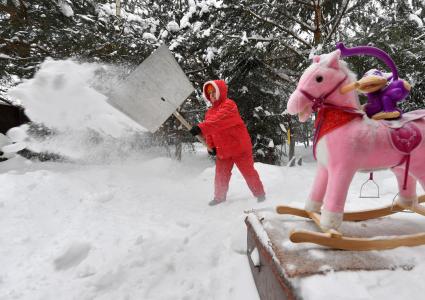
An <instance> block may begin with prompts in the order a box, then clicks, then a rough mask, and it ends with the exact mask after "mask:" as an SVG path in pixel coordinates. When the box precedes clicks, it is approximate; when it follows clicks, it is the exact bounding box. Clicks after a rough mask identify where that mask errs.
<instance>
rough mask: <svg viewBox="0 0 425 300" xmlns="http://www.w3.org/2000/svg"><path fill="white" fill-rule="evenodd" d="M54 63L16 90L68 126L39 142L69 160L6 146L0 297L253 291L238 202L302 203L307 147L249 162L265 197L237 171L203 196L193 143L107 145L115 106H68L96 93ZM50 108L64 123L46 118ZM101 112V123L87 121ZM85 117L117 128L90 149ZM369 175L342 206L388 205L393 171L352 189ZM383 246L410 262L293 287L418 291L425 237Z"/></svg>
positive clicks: (339, 294)
mask: <svg viewBox="0 0 425 300" xmlns="http://www.w3.org/2000/svg"><path fill="white" fill-rule="evenodd" d="M62 64H63V62H59V64H58V65H57V66H58V67H56V66H54V65H52V62H48V67H49V68H51V69H50V71H49V72H46V73H44V78H42V77H39V80H38V82H37V81H36V82H34V81H32V82H26V85H24V86H21V87H20V90H18V93H16V94H15V96H16V95H20V96H21V97H22V99H20V100H21V101H23V102H26V103H24V104H25V105H26V107H27V108H28V109H29V110H30V111H31V112H32V114H31V113H30V115H31V117H32V118H34V119H37V120H38V121H41V122H44V123H47V124H49V121H50V122H51V123H50V124H49V125H51V126H54V125H57V124H60V125H61V126H62V125H69V126H68V128H65V127H63V128H60V129H62V130H63V132H65V133H62V134H61V133H60V132H61V131H59V134H58V136H57V137H54V138H53V139H52V140H51V141H50V143H47V145H44V146H45V147H47V149H48V150H51V151H53V150H57V151H59V152H61V153H65V154H67V156H69V157H72V158H73V160H71V162H66V163H65V162H62V163H61V162H44V163H42V162H31V161H27V160H25V159H23V158H20V157H15V158H12V159H10V160H8V161H6V162H3V163H0V266H1V268H0V299H29V300H30V299H31V300H32V299H43V300H46V299H113V300H115V299H137V300H138V299H144V300H145V299H146V300H157V299H158V300H159V299H185V300H189V299H193V300H198V299H214V300H218V299H223V300H228V299H243V300H257V299H259V297H258V294H257V291H256V288H255V284H254V281H253V279H252V276H251V271H250V269H249V265H248V260H247V257H246V228H245V224H244V218H245V214H244V210H246V209H251V208H270V209H273V207H275V206H276V205H278V204H290V205H296V206H302V205H303V201H304V199H305V198H306V196H307V194H308V189H309V187H310V186H311V183H312V181H313V176H314V169H315V163H314V162H312V161H311V155H310V154H306V153H310V150H309V149H307V150H303V149H302V148H299V149H298V150H300V151H302V155H305V159H304V161H306V163H304V164H303V166H297V167H294V168H289V167H284V166H283V167H278V166H270V165H265V164H260V163H257V164H256V168H257V169H258V171H259V173H260V176H261V178H262V180H263V182H264V185H265V189H266V192H267V200H266V202H264V203H261V204H258V203H256V200H255V199H254V198H253V197H252V195H251V194H250V192H249V190H248V188H247V186H246V184H245V182H244V180H243V178H242V177H241V175H240V173H239V172H238V171H237V170H234V172H233V177H232V181H231V185H230V190H229V194H228V201H227V202H225V203H223V204H221V205H219V206H216V207H209V206H208V205H207V203H208V201H209V200H211V198H212V194H213V176H214V163H213V161H211V160H210V159H209V158H208V156H207V154H206V152H205V151H204V150H201V147H200V146H199V147H198V148H197V149H196V151H191V150H190V149H186V150H185V151H184V153H183V159H182V161H181V162H177V161H175V160H173V159H171V158H170V157H168V156H167V155H165V154H161V153H153V151H147V150H146V151H145V150H137V148H136V149H135V148H128V147H124V148H120V147H119V146H120V145H119V143H118V145H113V144H114V143H113V141H120V139H119V138H120V136H121V140H122V139H123V138H122V135H121V134H120V133H121V132H126V131H127V130H126V129H125V128H127V127H128V126H131V124H130V123H128V122H127V121H128V120H123V119H122V116H119V117H116V121H117V122H115V123H114V122H113V121H114V119H115V115H114V113H113V112H111V111H110V110H109V109H101V111H103V112H106V114H104V115H102V114H100V115H97V116H95V115H93V114H94V113H92V115H91V114H86V115H84V114H85V113H86V111H84V110H83V109H76V110H70V109H69V107H72V103H73V101H78V103H81V104H82V105H84V101H90V99H91V97H95V99H96V101H98V102H97V104H96V105H92V106H89V107H91V109H92V110H91V111H92V112H94V111H95V110H96V109H98V108H99V107H100V106H102V105H103V104H101V102H102V101H103V100H102V99H103V98H102V96H101V95H97V94H95V93H94V91H92V90H90V89H80V90H79V91H80V92H79V94H78V95H77V96H76V97H77V98H75V97H72V96H71V94H72V90H73V89H68V88H66V87H71V86H75V85H73V84H74V83H75V82H74V80H76V79H78V78H79V76H81V75H79V74H81V73H80V72H77V71H78V70H77V71H76V72H70V73H71V77H66V75H61V74H57V73H56V70H59V69H61V68H62ZM73 67H74V66H72V65H69V66H68V68H69V69H70V70H71V69H72V68H73ZM84 68H87V67H84ZM89 69H90V68H89ZM89 69H88V70H89ZM41 74H42V75H43V73H41ZM72 74H73V75H72ZM64 76H65V77H64ZM89 77H90V76H89ZM40 78H41V79H40ZM52 79H54V80H53V81H52V84H48V82H49V80H52ZM89 81H90V80H87V78H85V80H84V81H83V82H81V81H80V85H84V84H86V83H85V82H89ZM46 82H47V84H46ZM40 85H42V88H43V89H44V90H45V93H46V95H48V97H45V98H46V99H43V97H42V95H43V93H42V92H40V91H41V87H40ZM43 86H44V87H43ZM49 88H51V89H52V90H47V91H46V89H49ZM61 90H62V92H60V91H61ZM32 92H34V93H32ZM62 94H63V97H61V95H62ZM37 95H39V96H37ZM40 95H41V96H40ZM34 97H40V99H39V101H33V100H34ZM61 99H62V100H64V101H63V102H62V104H61V103H60V102H59V101H61ZM43 101H46V103H44V102H43ZM52 101H53V102H54V101H58V103H55V104H57V105H50V104H51V102H52ZM42 105H45V106H44V107H45V109H47V110H48V109H52V110H51V111H47V112H46V111H45V109H44V110H43V109H41V108H42V107H41V106H42ZM57 113H60V114H61V119H62V121H63V122H59V119H54V118H50V115H51V114H57ZM79 113H80V114H81V115H80V116H78V117H79V118H77V116H76V119H74V118H72V115H75V114H79ZM99 116H100V117H101V121H102V122H98V121H96V120H95V117H99ZM105 116H106V117H105ZM67 120H68V121H67ZM76 120H78V121H77V122H76ZM105 120H108V122H110V121H112V122H110V123H109V124H110V125H108V124H107V123H105ZM111 124H112V125H111ZM99 125H102V126H99ZM76 126H77V127H78V130H77V128H75V127H76ZM111 126H112V127H111ZM86 127H87V128H90V130H97V132H98V134H104V135H105V134H106V135H107V132H108V131H109V130H110V129H111V128H112V132H113V133H111V134H110V135H112V136H113V137H115V138H116V137H118V139H116V140H114V139H113V137H111V136H109V137H108V138H106V136H105V140H103V142H102V139H100V140H97V143H96V145H97V146H96V149H95V151H94V152H93V151H92V150H93V149H91V148H92V147H91V146H92V145H90V144H89V145H84V141H85V139H79V138H78V137H81V134H82V133H81V131H84V128H86ZM105 132H106V133H105ZM67 137H69V138H67ZM71 137H77V138H75V139H73V138H71ZM55 139H56V142H55ZM64 140H67V141H68V145H63V144H64ZM73 141H76V142H75V143H76V144H75V145H72V143H73ZM77 141H78V142H77ZM106 141H109V142H106ZM111 141H112V142H111ZM35 143H36V141H32V146H34V147H35V146H36V145H35ZM30 144H31V143H30ZM115 144H117V143H115ZM102 145H104V148H103V149H102ZM49 147H50V148H49ZM136 150H137V151H136ZM125 151H128V153H127V152H125ZM111 152H113V153H111ZM114 153H115V155H114ZM72 154H75V155H74V156H73V155H72ZM366 179H367V174H358V175H356V177H355V179H354V182H353V185H352V186H351V189H350V191H349V196H348V198H349V201H348V203H347V205H348V208H349V209H359V208H368V207H371V206H374V207H376V206H380V205H386V204H388V203H390V202H391V199H392V198H393V197H394V196H395V194H396V192H397V191H396V182H395V179H394V177H393V176H392V175H391V173H390V172H387V171H386V172H378V173H376V174H375V179H376V181H377V182H378V184H379V185H380V188H381V196H382V197H381V199H358V192H359V188H360V185H361V183H363V182H364V181H365V180H366ZM418 191H419V192H420V193H423V191H422V190H420V189H419V190H418ZM391 251H397V253H398V254H399V255H400V254H403V253H405V254H406V255H411V254H414V255H413V256H414V257H413V259H414V261H413V263H414V265H415V267H414V268H413V269H412V270H410V271H404V270H400V269H397V270H395V271H378V272H329V273H327V274H326V275H317V276H312V277H308V278H303V279H300V281H299V287H300V291H301V294H302V296H303V297H304V299H308V300H310V299H311V300H317V299H327V300H328V299H333V300H335V299H341V300H342V299H344V300H345V299H356V300H357V299H362V300H366V299H368V300H369V299H385V300H390V299H409V300H414V299H418V300H419V299H423V295H424V294H425V286H424V285H423V283H422V282H423V274H424V272H425V254H424V253H425V246H421V247H416V248H409V249H406V248H400V249H396V250H391Z"/></svg>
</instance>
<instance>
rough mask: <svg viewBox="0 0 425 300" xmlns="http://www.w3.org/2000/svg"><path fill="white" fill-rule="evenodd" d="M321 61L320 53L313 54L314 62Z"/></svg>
mask: <svg viewBox="0 0 425 300" xmlns="http://www.w3.org/2000/svg"><path fill="white" fill-rule="evenodd" d="M319 61H320V56H319V55H315V56H313V62H314V63H318V62H319Z"/></svg>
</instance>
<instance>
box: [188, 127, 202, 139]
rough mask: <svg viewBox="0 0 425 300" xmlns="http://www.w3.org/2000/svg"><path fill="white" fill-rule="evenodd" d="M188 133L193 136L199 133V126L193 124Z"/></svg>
mask: <svg viewBox="0 0 425 300" xmlns="http://www.w3.org/2000/svg"><path fill="white" fill-rule="evenodd" d="M189 132H190V134H191V135H193V136H195V135H199V134H201V128H199V126H197V125H195V126H193V127H192V128H191V129H190V130H189Z"/></svg>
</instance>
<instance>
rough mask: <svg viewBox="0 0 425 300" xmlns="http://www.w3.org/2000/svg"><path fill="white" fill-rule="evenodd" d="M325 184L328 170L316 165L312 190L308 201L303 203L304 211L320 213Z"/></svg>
mask: <svg viewBox="0 0 425 300" xmlns="http://www.w3.org/2000/svg"><path fill="white" fill-rule="evenodd" d="M327 183H328V170H327V169H326V168H325V167H323V166H322V165H321V164H318V165H317V171H316V177H315V178H314V183H313V188H312V189H311V192H310V196H309V199H308V200H307V201H306V202H305V210H306V211H311V212H320V208H321V207H322V204H323V198H324V197H325V192H326V186H327Z"/></svg>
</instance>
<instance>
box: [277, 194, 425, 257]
mask: <svg viewBox="0 0 425 300" xmlns="http://www.w3.org/2000/svg"><path fill="white" fill-rule="evenodd" d="M422 202H425V195H423V196H421V197H419V198H418V203H422ZM403 210H410V211H412V212H415V213H418V214H421V215H424V216H425V208H424V207H422V206H420V205H418V206H415V207H407V206H404V205H401V204H394V205H390V206H386V207H382V208H378V209H372V210H363V211H358V212H349V213H344V217H343V220H344V221H364V220H370V219H375V218H380V217H384V216H388V215H391V214H394V213H396V212H401V211H403ZM276 211H277V213H279V214H289V215H294V216H299V217H304V218H308V219H311V220H313V221H314V222H315V223H316V225H317V226H318V227H319V228H320V229H321V230H322V231H323V232H315V231H309V230H294V231H292V232H291V234H290V237H289V238H290V240H291V241H292V242H294V243H314V244H318V245H322V246H326V247H330V248H334V249H341V250H354V251H367V250H385V249H394V248H397V247H401V246H407V247H412V246H419V245H423V244H425V232H424V233H417V234H410V235H402V236H391V237H379V238H376V237H372V238H361V237H348V236H344V235H343V234H342V233H341V232H339V231H337V230H333V229H332V230H324V229H323V228H321V227H320V215H319V214H318V213H314V212H309V211H306V210H303V209H299V208H294V207H289V206H283V205H281V206H277V207H276Z"/></svg>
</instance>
